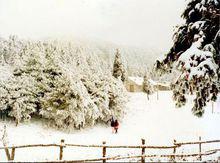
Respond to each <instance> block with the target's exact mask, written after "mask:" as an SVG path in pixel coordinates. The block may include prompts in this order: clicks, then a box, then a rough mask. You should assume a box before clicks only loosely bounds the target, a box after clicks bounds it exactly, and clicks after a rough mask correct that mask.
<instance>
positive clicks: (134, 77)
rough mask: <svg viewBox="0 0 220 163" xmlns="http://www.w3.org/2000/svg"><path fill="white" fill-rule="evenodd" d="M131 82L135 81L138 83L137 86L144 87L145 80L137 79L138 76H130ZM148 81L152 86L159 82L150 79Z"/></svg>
mask: <svg viewBox="0 0 220 163" xmlns="http://www.w3.org/2000/svg"><path fill="white" fill-rule="evenodd" d="M128 79H129V80H131V81H133V82H134V83H136V84H137V85H142V84H143V82H144V78H142V77H137V76H129V77H128ZM148 81H149V82H150V83H151V84H152V85H157V82H155V81H153V80H152V79H148Z"/></svg>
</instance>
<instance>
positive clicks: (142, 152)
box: [141, 139, 145, 163]
mask: <svg viewBox="0 0 220 163" xmlns="http://www.w3.org/2000/svg"><path fill="white" fill-rule="evenodd" d="M141 144H142V145H143V146H144V145H145V139H141ZM141 155H145V147H142V150H141ZM144 162H145V157H144V156H142V157H141V163H144Z"/></svg>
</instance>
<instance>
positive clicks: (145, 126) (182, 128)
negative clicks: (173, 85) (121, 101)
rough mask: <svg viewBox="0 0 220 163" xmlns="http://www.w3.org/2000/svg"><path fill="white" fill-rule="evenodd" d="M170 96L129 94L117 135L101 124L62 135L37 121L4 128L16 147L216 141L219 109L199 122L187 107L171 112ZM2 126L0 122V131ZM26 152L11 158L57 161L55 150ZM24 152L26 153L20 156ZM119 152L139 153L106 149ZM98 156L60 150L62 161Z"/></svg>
mask: <svg viewBox="0 0 220 163" xmlns="http://www.w3.org/2000/svg"><path fill="white" fill-rule="evenodd" d="M171 95H172V94H171V92H160V93H159V100H157V99H156V94H154V95H152V96H150V100H148V99H147V96H146V95H145V94H144V93H131V94H129V96H130V100H129V102H128V104H127V108H126V109H127V111H126V112H127V114H126V115H125V117H124V120H123V122H121V125H120V128H119V133H118V134H112V133H111V128H110V127H108V126H103V125H98V126H96V127H94V128H89V129H85V130H83V131H74V132H71V133H65V132H61V131H57V130H55V129H50V128H49V129H48V128H47V127H46V126H43V127H42V124H39V122H35V123H27V124H21V125H20V126H18V127H15V126H14V123H11V124H9V125H8V136H9V142H10V144H16V145H19V144H36V143H58V142H60V139H63V138H64V139H65V141H66V142H67V143H76V144H101V142H102V141H106V142H107V144H117V145H119V144H121V145H139V144H140V139H141V138H145V139H146V142H147V143H148V144H150V145H171V144H172V142H173V139H174V138H175V139H177V140H178V141H189V140H190V141H194V140H198V136H202V139H219V138H220V129H219V127H218V125H219V122H220V114H219V110H220V108H215V111H216V112H217V111H218V113H215V114H211V113H210V111H211V109H209V110H210V111H208V112H207V113H206V114H205V116H204V118H202V119H199V118H196V117H194V116H193V115H192V114H191V111H190V106H189V105H187V106H185V107H184V108H180V109H176V110H175V108H174V107H175V106H174V103H173V101H172V98H171ZM215 107H216V106H215ZM3 124H4V123H3V122H0V127H1V128H2V126H3ZM7 124H8V122H7ZM1 145H2V144H1ZM28 150H30V149H25V150H23V149H19V151H16V156H15V159H16V160H19V161H20V160H27V159H28V160H31V161H33V160H45V159H47V160H54V159H57V158H58V149H55V148H52V149H50V148H44V149H34V150H32V152H30V151H28ZM24 151H28V152H27V153H26V154H25V155H24ZM48 151H50V153H48ZM85 151H87V152H85ZM2 152H3V151H0V156H4V155H5V154H4V153H2ZM73 153H74V154H73ZM119 153H120V154H124V155H125V154H127V153H130V154H135V153H138V154H140V151H137V150H136V151H135V150H132V149H129V150H127V151H126V150H117V151H116V150H113V149H111V150H110V149H109V150H108V151H107V154H110V155H118V154H119ZM100 156H101V149H95V150H94V149H86V150H85V149H82V148H74V149H68V150H67V149H65V151H64V158H65V159H82V158H85V157H86V158H94V157H100ZM2 159H3V160H2ZM4 159H5V158H4V157H3V158H2V157H0V161H4Z"/></svg>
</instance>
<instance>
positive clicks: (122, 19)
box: [0, 0, 185, 50]
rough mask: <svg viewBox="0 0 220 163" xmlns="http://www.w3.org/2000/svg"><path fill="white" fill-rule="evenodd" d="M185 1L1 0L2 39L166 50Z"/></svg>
mask: <svg viewBox="0 0 220 163" xmlns="http://www.w3.org/2000/svg"><path fill="white" fill-rule="evenodd" d="M184 4H185V0H0V36H3V37H7V36H8V35H11V34H16V35H18V36H19V37H22V38H41V37H51V36H52V37H59V36H70V37H76V38H78V37H80V38H87V39H88V38H89V39H99V40H104V41H110V42H113V43H116V44H121V45H127V46H136V47H141V48H147V47H149V46H153V47H158V49H162V50H167V49H169V48H170V46H171V45H172V33H173V28H174V26H175V25H177V24H179V23H181V22H182V20H181V18H180V15H181V13H182V11H183V9H184Z"/></svg>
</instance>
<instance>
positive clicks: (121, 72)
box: [113, 49, 127, 82]
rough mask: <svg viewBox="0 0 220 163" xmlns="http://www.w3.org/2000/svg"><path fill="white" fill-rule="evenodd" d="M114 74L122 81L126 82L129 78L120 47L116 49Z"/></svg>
mask: <svg viewBox="0 0 220 163" xmlns="http://www.w3.org/2000/svg"><path fill="white" fill-rule="evenodd" d="M113 76H114V77H115V78H116V79H120V80H121V81H122V82H124V81H125V80H126V78H127V76H126V71H125V67H124V65H123V63H122V59H121V54H120V52H119V49H116V54H115V60H114V65H113Z"/></svg>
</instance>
